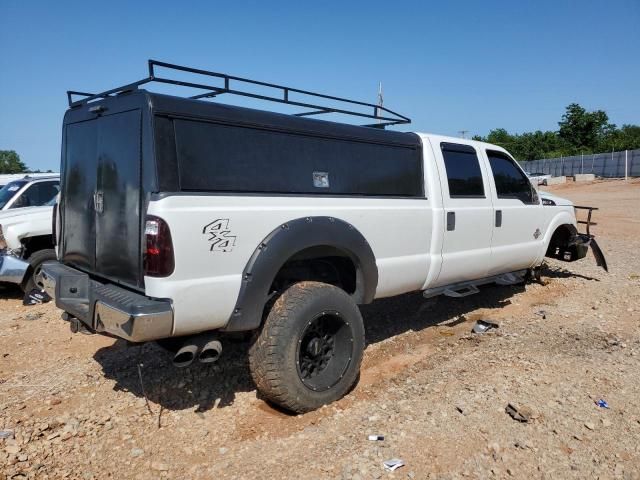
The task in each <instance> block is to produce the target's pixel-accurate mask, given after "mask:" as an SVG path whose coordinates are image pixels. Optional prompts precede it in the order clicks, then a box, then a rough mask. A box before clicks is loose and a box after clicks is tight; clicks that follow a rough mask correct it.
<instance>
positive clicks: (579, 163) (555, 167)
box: [520, 150, 640, 178]
mask: <svg viewBox="0 0 640 480" xmlns="http://www.w3.org/2000/svg"><path fill="white" fill-rule="evenodd" d="M520 165H522V168H524V169H525V170H526V171H527V172H529V173H539V172H541V173H544V174H550V175H552V176H554V177H560V176H563V175H566V176H572V175H576V174H578V173H593V174H595V175H597V176H598V177H608V178H624V177H640V150H623V151H621V152H609V153H594V154H588V155H587V154H584V155H575V156H573V157H561V158H545V159H542V160H530V161H528V162H520Z"/></svg>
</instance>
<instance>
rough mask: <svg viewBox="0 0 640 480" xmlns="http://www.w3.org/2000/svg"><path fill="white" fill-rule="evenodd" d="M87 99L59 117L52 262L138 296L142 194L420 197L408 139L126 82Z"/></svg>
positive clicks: (416, 145)
mask: <svg viewBox="0 0 640 480" xmlns="http://www.w3.org/2000/svg"><path fill="white" fill-rule="evenodd" d="M86 95H88V94H86ZM94 97H97V98H90V101H85V102H74V103H72V104H71V105H72V106H71V108H70V109H69V110H68V111H67V112H66V114H65V117H64V125H63V142H62V161H61V183H62V196H61V202H60V205H59V209H60V219H61V225H62V228H61V230H62V232H61V238H60V245H59V258H60V260H61V262H62V263H64V264H68V265H70V266H73V267H75V268H77V269H79V270H81V271H83V272H85V273H88V274H90V275H91V276H93V277H96V278H98V279H101V280H106V281H110V282H113V283H116V284H118V285H120V286H124V287H126V288H129V289H133V290H137V291H141V292H143V291H144V278H143V264H142V262H143V255H142V253H143V251H142V249H143V246H144V245H143V240H144V225H145V215H146V211H147V205H148V202H150V201H152V200H153V199H158V198H162V197H163V196H167V195H200V194H207V195H225V196H237V195H285V196H299V195H305V196H306V195H313V196H347V197H352V196H356V197H384V198H388V199H389V200H390V201H391V200H392V199H395V198H420V197H424V177H423V164H422V151H421V149H422V147H421V143H420V139H419V137H418V136H417V135H415V134H411V133H400V132H393V131H386V130H384V129H380V128H372V127H362V126H356V125H349V124H343V123H336V122H328V121H322V120H316V119H311V118H304V116H294V115H286V114H280V113H273V112H267V111H261V110H254V109H249V108H243V107H238V106H231V105H225V104H221V103H213V102H210V101H205V100H198V99H193V98H182V97H175V96H169V95H162V94H156V93H151V92H148V91H146V90H142V89H137V88H133V89H130V90H125V91H122V92H117V93H116V94H109V95H103V96H94ZM318 178H320V179H321V181H320V183H318V181H317V180H318Z"/></svg>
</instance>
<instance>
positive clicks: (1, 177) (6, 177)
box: [0, 173, 58, 188]
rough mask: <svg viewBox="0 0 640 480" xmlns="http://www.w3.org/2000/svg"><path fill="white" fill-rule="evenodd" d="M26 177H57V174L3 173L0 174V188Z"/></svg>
mask: <svg viewBox="0 0 640 480" xmlns="http://www.w3.org/2000/svg"><path fill="white" fill-rule="evenodd" d="M26 176H28V177H31V178H43V177H51V176H58V174H57V173H3V174H0V188H2V187H4V186H5V185H6V184H7V183H9V182H12V181H13V180H22V179H23V178H24V177H26Z"/></svg>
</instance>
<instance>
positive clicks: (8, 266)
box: [0, 253, 29, 284]
mask: <svg viewBox="0 0 640 480" xmlns="http://www.w3.org/2000/svg"><path fill="white" fill-rule="evenodd" d="M28 268H29V262H25V261H24V260H22V259H20V258H18V257H14V256H13V255H10V254H8V253H2V254H0V282H8V283H17V284H20V283H22V281H23V280H24V276H25V274H26V273H27V269H28Z"/></svg>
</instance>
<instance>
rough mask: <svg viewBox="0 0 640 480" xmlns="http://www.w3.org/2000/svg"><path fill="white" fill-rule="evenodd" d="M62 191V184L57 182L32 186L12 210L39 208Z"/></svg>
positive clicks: (20, 197)
mask: <svg viewBox="0 0 640 480" xmlns="http://www.w3.org/2000/svg"><path fill="white" fill-rule="evenodd" d="M59 191H60V184H59V182H58V181H55V182H38V183H34V184H32V185H30V186H29V187H27V189H26V190H25V191H24V192H22V193H21V194H20V196H19V197H18V198H17V199H16V201H15V202H14V203H13V205H12V206H11V208H23V207H39V206H41V205H45V204H46V203H48V202H49V201H50V200H51V199H52V198H53V197H55V196H56V195H57V194H58V192H59Z"/></svg>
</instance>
